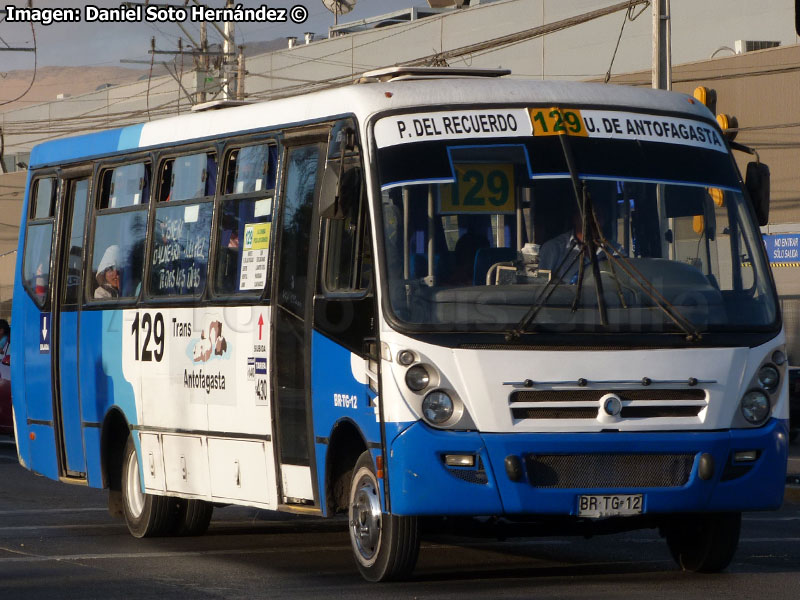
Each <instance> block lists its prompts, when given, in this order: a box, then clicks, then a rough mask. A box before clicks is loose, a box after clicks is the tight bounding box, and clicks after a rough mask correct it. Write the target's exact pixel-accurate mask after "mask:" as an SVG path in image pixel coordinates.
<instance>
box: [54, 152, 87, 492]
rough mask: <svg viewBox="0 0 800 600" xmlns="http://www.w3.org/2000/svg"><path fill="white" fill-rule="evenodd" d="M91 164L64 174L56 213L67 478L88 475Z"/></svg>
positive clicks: (57, 347)
mask: <svg viewBox="0 0 800 600" xmlns="http://www.w3.org/2000/svg"><path fill="white" fill-rule="evenodd" d="M90 173H91V171H89V170H88V168H86V169H83V170H82V171H76V172H74V173H70V174H69V175H67V174H66V173H62V175H61V186H60V187H61V190H62V192H61V193H62V202H61V206H60V211H59V214H58V216H57V227H58V235H57V236H56V240H58V245H59V247H58V252H57V253H56V260H55V277H54V281H53V287H52V302H51V306H52V312H51V315H52V320H53V323H52V333H51V336H52V337H51V347H52V352H51V360H52V373H53V400H54V401H53V416H54V427H55V431H56V443H57V445H58V456H59V469H60V472H61V474H62V475H63V476H66V477H67V478H79V479H84V478H85V477H86V456H85V451H84V445H83V429H82V423H81V400H80V386H79V384H78V361H79V359H80V357H79V355H78V348H79V344H78V341H79V338H78V336H79V333H80V309H79V306H80V303H81V297H82V294H81V290H82V289H83V287H82V283H83V279H82V272H83V269H82V264H83V239H84V237H83V236H84V225H85V223H86V211H87V207H88V201H89V186H90V181H91V178H90V177H89V175H90Z"/></svg>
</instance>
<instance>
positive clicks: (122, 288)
mask: <svg viewBox="0 0 800 600" xmlns="http://www.w3.org/2000/svg"><path fill="white" fill-rule="evenodd" d="M99 181H100V194H99V198H98V209H99V210H98V213H97V216H96V218H95V222H94V240H93V243H92V248H91V265H92V276H91V277H87V278H86V280H87V284H86V291H87V295H88V297H89V298H90V299H93V300H104V301H112V300H116V299H122V298H128V299H133V298H136V297H138V295H139V291H140V289H141V284H142V271H143V267H144V248H145V238H146V235H147V210H148V206H149V201H150V181H151V166H150V163H149V162H147V161H140V162H136V163H131V164H127V165H121V166H118V167H113V168H109V169H105V170H102V171H101V172H100V178H99Z"/></svg>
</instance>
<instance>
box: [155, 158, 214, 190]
mask: <svg viewBox="0 0 800 600" xmlns="http://www.w3.org/2000/svg"><path fill="white" fill-rule="evenodd" d="M216 186H217V159H216V155H215V154H214V153H213V152H201V153H198V154H189V155H186V156H178V157H176V158H170V159H168V160H165V161H164V163H163V164H162V165H161V176H160V178H159V194H158V199H159V201H160V202H177V201H178V200H193V199H195V198H203V197H207V196H213V195H214V192H215V190H216Z"/></svg>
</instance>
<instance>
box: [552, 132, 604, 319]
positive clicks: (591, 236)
mask: <svg viewBox="0 0 800 600" xmlns="http://www.w3.org/2000/svg"><path fill="white" fill-rule="evenodd" d="M559 137H560V138H561V149H562V150H563V151H564V158H565V159H566V161H567V169H569V178H570V180H571V181H572V190H573V192H575V201H576V202H577V203H578V209H579V210H580V215H581V228H582V237H583V247H582V248H581V253H580V254H581V256H582V255H583V254H587V255H588V257H587V258H588V259H589V261H590V264H591V265H592V276H593V278H594V287H595V292H596V293H597V310H598V311H599V313H600V324H601V325H602V326H603V327H607V326H608V309H607V308H606V299H605V297H604V295H603V280H602V279H601V278H600V264H599V261H598V260H597V246H596V238H597V236H598V235H599V231H600V228H599V227H598V225H597V218H596V217H595V214H594V210H593V209H592V203H591V201H590V200H589V193H588V192H587V191H586V185H585V184H584V182H583V181H581V178H580V177H579V176H578V169H577V167H576V166H575V158H574V157H573V156H572V146H570V142H569V140H568V138H569V136H567V135H560V136H559ZM584 263H585V261H584V260H583V259H581V262H580V263H579V264H578V283H577V286H576V288H575V299H574V300H573V301H572V312H575V311H576V310H578V303H579V302H580V298H581V292H582V290H583V276H584V273H585V264H584Z"/></svg>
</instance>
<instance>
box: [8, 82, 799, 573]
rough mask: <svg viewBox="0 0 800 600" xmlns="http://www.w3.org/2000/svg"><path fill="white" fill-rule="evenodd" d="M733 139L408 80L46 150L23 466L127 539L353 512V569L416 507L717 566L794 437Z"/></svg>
mask: <svg viewBox="0 0 800 600" xmlns="http://www.w3.org/2000/svg"><path fill="white" fill-rule="evenodd" d="M492 74H493V75H499V73H492ZM732 146H735V144H733V143H731V142H729V141H728V140H727V139H726V138H725V137H724V134H723V132H722V131H721V130H720V128H719V126H718V125H717V123H716V121H715V120H714V118H713V115H711V113H710V112H709V111H708V110H707V109H706V108H705V107H704V106H702V105H701V104H700V103H699V102H697V101H695V100H694V99H692V98H691V97H688V96H685V95H682V94H675V93H667V92H657V91H652V90H642V89H633V88H625V87H619V86H611V85H595V84H581V83H551V82H542V81H522V80H516V79H510V78H503V77H494V78H490V77H486V76H480V77H478V76H472V75H468V74H465V73H462V72H460V71H453V70H450V71H445V72H444V73H442V72H440V71H435V70H434V71H419V70H416V71H414V70H412V71H403V70H402V69H399V68H397V69H394V70H388V71H384V72H380V73H378V72H375V73H372V74H368V75H367V76H365V77H364V78H362V79H361V80H360V81H359V82H358V83H356V84H354V85H350V86H345V87H340V88H337V89H331V90H326V91H320V92H316V93H312V94H308V95H302V96H298V97H293V98H287V99H281V100H275V101H272V102H266V103H260V104H252V105H247V106H239V107H230V108H222V109H219V110H210V111H205V112H197V113H194V114H190V115H185V116H177V117H174V118H170V119H165V120H161V121H157V122H152V123H146V124H144V125H138V126H131V127H124V128H121V129H116V130H109V131H103V132H100V133H94V134H90V135H84V136H80V137H73V138H67V139H60V140H55V141H51V142H47V143H44V144H41V145H39V146H37V147H36V148H34V150H33V152H32V154H31V161H30V173H29V180H28V185H27V193H26V199H25V205H24V210H23V221H22V227H21V235H20V240H19V253H18V256H19V259H18V264H17V270H16V280H15V289H14V304H13V324H14V327H13V338H14V339H13V347H14V349H15V355H16V356H15V358H14V361H13V365H12V367H13V369H14V372H13V404H14V415H15V428H16V437H17V444H18V451H19V459H20V462H21V463H22V464H23V465H24V466H25V467H27V468H28V469H30V470H32V471H35V472H37V473H40V474H42V475H45V476H47V477H49V478H52V479H56V480H61V481H63V482H68V483H75V484H81V485H88V486H91V487H96V488H107V489H108V497H109V509H110V510H111V511H112V513H114V514H118V515H120V516H124V518H125V520H126V521H127V525H128V528H129V529H130V531H131V533H132V534H133V535H135V536H137V537H142V536H156V535H192V534H200V533H203V532H204V531H205V530H206V528H207V527H208V524H209V520H210V517H211V512H212V508H213V507H214V506H215V505H224V504H239V505H247V506H253V507H259V508H263V509H268V510H277V511H286V512H291V513H302V514H307V515H317V516H324V517H335V516H336V515H346V516H347V524H348V529H349V532H350V538H351V541H352V548H353V553H354V556H355V560H356V564H357V566H358V568H359V570H360V571H361V573H362V574H363V575H364V576H365V577H366V578H367V579H368V580H372V581H378V580H385V579H399V578H402V577H406V576H408V575H409V574H410V573H411V571H412V570H413V568H414V566H415V564H416V561H417V557H418V549H419V540H420V529H421V526H422V525H426V526H427V525H428V524H429V523H432V522H435V521H436V518H439V517H453V518H454V519H452V521H453V522H455V523H468V522H471V521H477V522H478V523H480V524H483V525H487V524H490V523H494V522H497V521H498V520H499V521H501V522H511V523H513V524H514V525H513V527H511V528H510V529H511V530H513V531H518V532H526V533H527V534H530V533H537V532H548V534H552V532H553V531H556V530H562V529H563V531H565V532H570V533H576V532H578V533H582V534H593V533H607V532H615V531H624V530H630V529H637V528H647V527H649V528H659V529H660V531H661V532H662V534H663V535H664V536H665V537H666V542H667V544H668V545H669V548H670V550H671V552H672V555H673V556H674V558H675V559H676V561H677V562H678V563H679V565H680V566H681V567H682V568H684V569H687V570H695V571H716V570H720V569H723V568H725V567H726V566H727V564H728V563H729V562H730V560H731V559H732V557H733V554H734V552H735V550H736V547H737V544H738V538H739V527H740V522H741V513H742V512H743V511H753V510H767V509H775V508H777V507H778V506H779V505H780V504H781V501H782V497H783V491H784V482H785V472H786V460H787V421H788V406H787V402H788V400H787V380H788V377H787V373H786V368H787V367H786V356H785V349H784V344H785V341H784V334H783V331H782V324H781V318H780V312H779V306H778V302H777V298H776V293H775V288H774V283H773V281H772V278H771V275H770V270H769V266H768V263H767V260H766V256H765V253H764V248H763V244H762V241H761V236H760V234H759V229H758V223H759V222H760V221H762V222H763V221H764V220H765V219H766V215H767V210H768V187H769V179H768V169H767V168H766V166H765V165H763V164H761V163H759V162H758V161H754V162H752V163H750V165H749V166H748V169H747V177H746V181H743V179H742V176H741V175H740V173H739V171H738V169H737V167H736V163H735V161H734V159H733V156H732V154H731V148H732ZM742 149H744V148H742ZM745 150H746V149H745ZM455 517H458V518H455ZM473 517H474V519H472V518H473ZM462 518H463V519H462ZM506 531H508V529H507V530H506Z"/></svg>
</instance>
